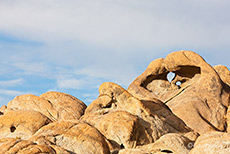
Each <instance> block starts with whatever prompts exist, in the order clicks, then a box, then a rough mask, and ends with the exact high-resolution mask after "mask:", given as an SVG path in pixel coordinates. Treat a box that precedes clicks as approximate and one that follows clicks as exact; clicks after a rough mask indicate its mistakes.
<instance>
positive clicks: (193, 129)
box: [0, 51, 230, 154]
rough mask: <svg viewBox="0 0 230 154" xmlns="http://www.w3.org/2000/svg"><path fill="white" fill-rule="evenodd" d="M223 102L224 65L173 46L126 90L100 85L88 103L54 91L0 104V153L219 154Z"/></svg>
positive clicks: (228, 113) (227, 148) (227, 138)
mask: <svg viewBox="0 0 230 154" xmlns="http://www.w3.org/2000/svg"><path fill="white" fill-rule="evenodd" d="M172 75H174V76H173V77H170V76H172ZM229 103H230V72H229V70H228V68H227V67H225V66H223V65H217V66H214V67H212V66H211V65H209V64H208V63H207V62H206V61H205V60H204V59H203V58H202V57H201V56H199V55H198V54H196V53H194V52H191V51H177V52H173V53H171V54H169V55H168V56H167V57H166V58H160V59H156V60H154V61H152V62H151V63H150V64H149V66H148V68H147V69H146V71H145V72H144V73H142V74H141V75H140V76H139V77H137V78H136V79H135V80H134V81H133V82H132V83H131V85H130V86H129V88H128V89H127V90H126V89H124V88H122V87H121V86H119V85H118V84H116V83H112V82H105V83H103V84H102V85H101V86H100V87H99V96H98V98H97V99H95V100H94V101H93V102H92V103H91V104H90V105H89V106H88V107H87V106H86V105H85V104H84V103H83V102H82V101H80V100H79V99H77V98H76V97H74V96H72V95H69V94H65V93H61V92H46V93H44V94H42V95H40V96H35V95H32V94H27V95H21V96H17V97H15V98H14V99H13V100H12V101H10V102H9V103H8V104H7V106H6V105H3V106H2V107H1V108H0V154H16V153H17V154H40V153H50V154H167V153H173V154H206V153H207V154H217V153H218V154H227V153H230V135H229V132H230V108H229Z"/></svg>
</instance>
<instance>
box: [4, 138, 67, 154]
mask: <svg viewBox="0 0 230 154" xmlns="http://www.w3.org/2000/svg"><path fill="white" fill-rule="evenodd" d="M0 153H1V154H15V153H17V154H40V153H50V154H56V153H61V154H70V153H69V152H67V151H66V150H65V149H63V148H61V147H58V146H55V145H51V146H49V145H37V144H35V143H33V142H32V141H28V140H20V139H16V138H4V139H0Z"/></svg>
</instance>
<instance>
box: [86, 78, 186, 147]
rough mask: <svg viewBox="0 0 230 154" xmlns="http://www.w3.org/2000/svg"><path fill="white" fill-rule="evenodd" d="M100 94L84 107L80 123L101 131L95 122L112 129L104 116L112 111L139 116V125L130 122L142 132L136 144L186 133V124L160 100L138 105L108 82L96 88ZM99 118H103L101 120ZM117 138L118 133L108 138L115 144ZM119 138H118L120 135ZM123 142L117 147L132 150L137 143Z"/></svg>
mask: <svg viewBox="0 0 230 154" xmlns="http://www.w3.org/2000/svg"><path fill="white" fill-rule="evenodd" d="M99 93H100V95H99V97H98V98H97V99H96V100H95V101H93V102H92V103H91V104H90V105H89V106H88V107H87V109H86V111H85V115H84V116H83V118H82V120H84V121H87V122H89V123H90V124H91V125H94V126H95V127H97V128H98V129H99V130H101V129H102V128H100V126H98V125H97V123H102V125H103V126H105V125H106V126H108V125H109V126H112V125H113V124H115V123H114V122H113V121H112V118H111V119H110V117H109V116H106V114H107V113H110V112H114V111H126V112H129V113H131V114H132V115H134V116H138V122H134V121H136V120H133V122H134V123H135V125H138V127H137V128H140V129H142V130H141V132H142V133H141V134H143V136H142V138H141V137H140V138H138V139H140V141H137V145H139V144H147V143H152V142H154V141H156V140H157V139H158V138H159V137H160V136H162V135H164V134H166V133H169V132H187V131H188V130H189V129H188V128H187V127H186V126H185V124H184V123H183V122H182V121H181V120H180V119H178V118H177V117H176V116H175V115H173V113H172V112H171V111H170V110H169V109H168V108H167V106H165V105H164V104H163V103H161V102H160V101H157V100H156V101H155V102H153V101H144V102H141V101H140V100H138V99H136V98H135V97H133V96H132V95H131V94H130V93H129V92H127V91H126V90H125V89H123V88H122V87H120V86H119V85H117V84H115V83H111V82H107V83H103V84H102V85H101V86H100V88H99ZM118 113H119V114H120V116H121V115H122V116H124V117H126V118H127V119H129V118H130V117H129V118H128V117H127V116H126V115H127V114H125V112H123V113H122V112H118ZM94 114H95V115H94ZM111 114H114V116H117V117H119V116H118V115H116V113H111ZM123 114H124V115H123ZM98 115H101V116H102V117H103V116H104V117H103V118H100V117H99V116H98ZM98 117H99V118H98ZM117 117H116V118H117ZM114 118H115V117H114ZM116 118H115V119H116ZM101 119H103V120H101ZM104 121H108V123H105V122H104ZM119 123H123V122H122V120H121V119H120V121H119V122H118V125H119ZM115 125H116V124H115ZM103 126H102V127H103ZM133 126H134V125H133ZM125 127H131V125H129V123H127V125H125ZM135 127H136V126H135ZM135 127H133V129H132V131H134V130H135V131H136V132H139V130H138V131H137V129H136V128H135ZM116 129H117V128H113V131H114V132H119V129H117V130H116ZM130 130H131V129H130ZM101 131H102V132H103V130H101ZM128 134H129V133H128ZM116 135H118V134H113V137H111V138H109V139H110V140H113V141H117V139H115V138H116V137H115V136H116ZM122 135H123V136H127V134H125V133H124V134H122ZM105 136H106V135H105ZM119 136H121V135H120V134H119ZM128 136H130V135H128ZM137 136H138V133H137V134H136V137H137ZM125 140H127V138H126V139H124V140H123V142H120V143H119V144H120V145H121V144H123V145H126V146H128V147H133V146H134V145H135V144H136V143H135V144H134V142H132V144H130V143H127V142H126V141H125ZM129 140H133V139H129ZM124 141H125V142H124ZM134 147H135V146H134ZM125 148H126V147H125Z"/></svg>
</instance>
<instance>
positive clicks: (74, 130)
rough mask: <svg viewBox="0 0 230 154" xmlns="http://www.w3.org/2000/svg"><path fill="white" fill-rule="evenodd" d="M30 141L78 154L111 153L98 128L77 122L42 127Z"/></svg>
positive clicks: (54, 123) (64, 122)
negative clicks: (51, 145) (52, 145)
mask: <svg viewBox="0 0 230 154" xmlns="http://www.w3.org/2000/svg"><path fill="white" fill-rule="evenodd" d="M30 140H31V141H33V142H35V143H37V144H39V145H43V144H48V145H49V144H54V145H57V146H60V147H63V148H65V149H66V150H68V151H70V152H72V153H77V154H78V153H79V154H82V153H84V154H109V153H110V151H109V147H108V144H107V142H106V139H105V138H104V136H103V135H102V134H101V133H100V132H99V131H98V130H97V129H96V128H94V127H92V126H90V125H88V124H86V123H81V122H80V123H79V122H77V121H75V122H73V121H62V122H53V123H51V124H49V125H47V126H45V127H42V128H41V129H40V130H39V131H38V132H37V133H36V134H34V135H33V136H32V137H31V138H30Z"/></svg>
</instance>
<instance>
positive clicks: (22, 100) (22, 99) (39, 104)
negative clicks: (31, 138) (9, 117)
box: [7, 94, 57, 121]
mask: <svg viewBox="0 0 230 154" xmlns="http://www.w3.org/2000/svg"><path fill="white" fill-rule="evenodd" d="M7 109H8V110H32V111H38V112H41V113H42V114H44V115H45V116H47V117H48V118H50V120H52V121H56V120H57V111H56V110H55V108H54V106H53V104H52V103H51V102H49V101H48V100H45V99H43V98H41V97H38V96H35V95H32V94H27V95H20V96H17V97H15V98H14V99H13V100H12V101H10V102H9V103H8V105H7Z"/></svg>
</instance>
